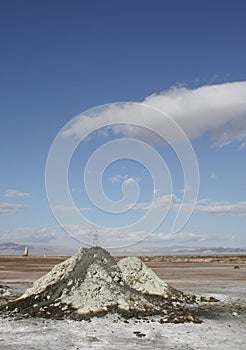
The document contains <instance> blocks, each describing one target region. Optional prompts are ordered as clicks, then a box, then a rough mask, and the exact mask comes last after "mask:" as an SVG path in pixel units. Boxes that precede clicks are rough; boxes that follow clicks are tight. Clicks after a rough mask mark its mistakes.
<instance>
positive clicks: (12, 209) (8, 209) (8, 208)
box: [0, 203, 29, 214]
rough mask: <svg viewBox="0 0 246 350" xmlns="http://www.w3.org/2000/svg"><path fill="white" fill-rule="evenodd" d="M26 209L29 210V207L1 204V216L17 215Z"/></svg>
mask: <svg viewBox="0 0 246 350" xmlns="http://www.w3.org/2000/svg"><path fill="white" fill-rule="evenodd" d="M26 208H29V205H26V204H17V203H0V214H11V213H16V212H17V211H18V210H20V209H26Z"/></svg>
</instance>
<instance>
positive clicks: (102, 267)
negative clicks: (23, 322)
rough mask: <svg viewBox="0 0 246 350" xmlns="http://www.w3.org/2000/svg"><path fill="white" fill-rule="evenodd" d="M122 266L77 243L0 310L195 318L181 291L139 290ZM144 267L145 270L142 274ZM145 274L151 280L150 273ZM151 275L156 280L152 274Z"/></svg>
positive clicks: (61, 316)
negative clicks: (77, 246)
mask: <svg viewBox="0 0 246 350" xmlns="http://www.w3.org/2000/svg"><path fill="white" fill-rule="evenodd" d="M135 262H136V261H135ZM136 263H137V264H138V262H136ZM132 264H133V266H132V268H133V270H134V263H133V262H132ZM142 267H143V269H145V267H144V266H142ZM123 272H124V268H123V267H121V268H120V267H119V266H118V265H117V264H116V262H115V260H114V258H113V257H112V256H111V255H110V254H109V253H108V252H107V251H106V250H104V249H102V248H100V247H93V248H90V249H85V248H81V249H80V250H79V251H78V253H76V254H75V255H73V256H72V257H70V258H69V259H67V260H65V261H64V262H62V263H60V264H59V265H56V266H55V267H54V268H53V269H52V270H51V271H50V272H49V273H47V274H46V275H45V276H43V277H41V278H40V279H38V280H36V281H35V282H34V284H33V287H32V288H30V289H28V290H27V291H26V292H25V293H24V294H23V295H22V296H21V297H19V298H18V299H16V300H14V301H11V302H9V303H7V305H4V306H1V307H0V310H1V311H2V312H3V313H5V314H7V315H8V316H13V317H44V318H52V319H65V318H69V319H73V320H83V319H89V318H91V317H93V316H103V315H105V314H107V313H118V314H120V315H121V316H122V317H125V318H129V317H146V316H154V315H160V316H161V317H162V322H163V323H165V322H175V323H183V322H195V323H200V322H201V321H200V319H199V317H197V316H196V315H193V314H192V313H191V311H190V310H189V309H188V308H187V307H186V305H185V302H187V300H186V298H185V297H184V294H183V293H181V292H179V291H177V290H176V289H174V288H172V287H170V286H168V287H167V289H166V290H165V291H166V292H167V293H166V294H165V295H161V293H159V292H160V290H159V291H158V292H157V293H156V295H152V294H153V293H152V294H151V293H149V292H148V290H147V291H146V290H145V293H143V291H142V290H141V288H140V289H139V290H137V289H136V287H135V288H132V285H131V283H129V284H130V285H129V284H128V280H127V278H126V276H125V278H124V273H123ZM148 273H150V271H148V270H146V271H145V274H147V275H148ZM151 276H152V279H153V281H154V278H155V276H156V275H155V274H154V275H151ZM146 278H147V280H148V277H146ZM156 279H158V280H159V278H158V277H157V276H156ZM158 280H156V281H155V282H156V283H157V284H158V283H159V281H158ZM141 283H142V284H143V281H140V284H141ZM163 283H164V282H163ZM147 284H148V283H147ZM145 287H146V286H145ZM145 289H146V288H145ZM154 294H155V293H154ZM192 299H194V298H193V296H192ZM193 301H195V300H193Z"/></svg>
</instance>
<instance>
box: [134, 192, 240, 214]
mask: <svg viewBox="0 0 246 350" xmlns="http://www.w3.org/2000/svg"><path fill="white" fill-rule="evenodd" d="M180 204H181V199H180V198H178V197H177V196H176V195H175V194H170V195H165V196H160V197H156V200H155V201H154V203H152V202H141V203H136V204H135V205H133V204H132V205H131V208H132V209H133V210H150V209H151V210H158V211H160V210H166V209H168V208H169V207H170V210H171V211H174V212H177V211H178V210H179V208H180ZM182 208H183V210H184V211H186V210H189V203H187V204H185V203H184V205H183V207H182ZM197 212H199V213H207V214H210V215H218V216H221V215H232V216H246V201H239V202H236V203H231V202H229V201H217V202H215V201H214V202H213V201H211V200H209V199H207V198H203V199H199V200H198V201H197V203H196V206H195V208H194V213H197Z"/></svg>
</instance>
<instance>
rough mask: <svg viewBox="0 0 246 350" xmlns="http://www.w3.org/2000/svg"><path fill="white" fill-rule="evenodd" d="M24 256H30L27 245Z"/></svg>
mask: <svg viewBox="0 0 246 350" xmlns="http://www.w3.org/2000/svg"><path fill="white" fill-rule="evenodd" d="M24 256H28V247H25V250H24Z"/></svg>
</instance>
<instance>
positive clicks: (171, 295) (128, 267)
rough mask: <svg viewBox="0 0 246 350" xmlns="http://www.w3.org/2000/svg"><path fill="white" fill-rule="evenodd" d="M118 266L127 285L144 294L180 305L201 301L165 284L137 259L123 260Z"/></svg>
mask: <svg viewBox="0 0 246 350" xmlns="http://www.w3.org/2000/svg"><path fill="white" fill-rule="evenodd" d="M118 266H119V268H120V270H121V273H122V277H123V279H124V280H125V281H126V283H127V284H128V285H129V286H130V287H131V288H133V289H136V290H138V291H140V292H142V293H144V294H148V295H158V296H160V297H163V298H165V299H170V300H173V301H174V300H175V301H178V302H180V303H194V302H196V301H200V298H199V297H196V296H195V295H188V294H185V293H183V292H181V291H179V290H177V289H175V288H173V287H171V286H170V285H169V284H167V283H165V282H164V281H163V280H161V279H160V278H159V277H158V276H157V275H156V273H155V272H154V271H153V270H151V269H150V268H149V267H148V266H146V265H145V264H144V262H143V261H142V260H140V259H139V258H137V257H128V258H123V259H121V260H120V261H119V262H118Z"/></svg>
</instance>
